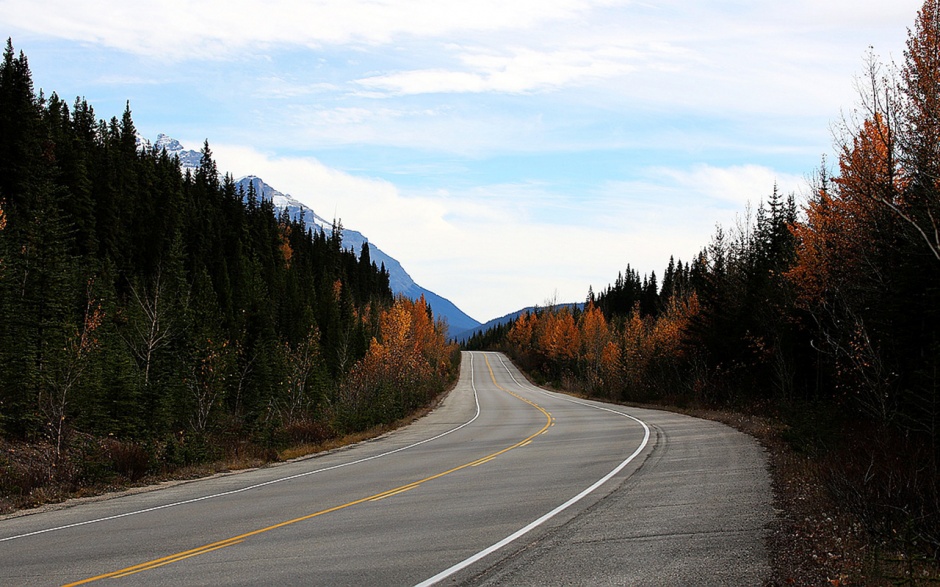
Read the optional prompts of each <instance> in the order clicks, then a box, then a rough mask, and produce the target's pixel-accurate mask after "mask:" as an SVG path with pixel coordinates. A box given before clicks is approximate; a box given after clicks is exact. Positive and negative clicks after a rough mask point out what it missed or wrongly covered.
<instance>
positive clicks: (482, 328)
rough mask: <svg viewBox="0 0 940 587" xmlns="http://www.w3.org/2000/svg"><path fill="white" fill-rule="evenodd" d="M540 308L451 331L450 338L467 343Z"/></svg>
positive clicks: (528, 309) (517, 311) (525, 309)
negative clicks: (473, 337) (479, 334)
mask: <svg viewBox="0 0 940 587" xmlns="http://www.w3.org/2000/svg"><path fill="white" fill-rule="evenodd" d="M555 307H557V308H560V307H567V308H572V309H574V308H579V309H582V310H583V309H584V304H583V303H568V304H555ZM540 308H544V306H529V307H528V308H523V309H521V310H516V311H515V312H511V313H509V314H506V315H505V316H502V317H500V318H493V319H492V320H490V321H489V322H487V323H486V324H480V325H478V326H472V327H470V328H468V329H466V330H462V331H459V332H458V331H455V330H454V329H451V331H450V332H451V335H450V336H451V338H453V339H454V340H456V341H457V342H458V343H460V342H466V341H468V340H470V338H471V337H472V336H473V335H475V334H478V333H480V332H486V331H487V330H489V329H491V328H496V327H497V326H501V325H503V324H506V323H507V322H510V321H512V320H515V319H516V318H518V317H519V316H522V315H523V314H525V313H526V312H534V311H536V310H538V309H540Z"/></svg>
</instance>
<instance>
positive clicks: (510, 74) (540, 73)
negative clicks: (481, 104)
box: [356, 46, 641, 95]
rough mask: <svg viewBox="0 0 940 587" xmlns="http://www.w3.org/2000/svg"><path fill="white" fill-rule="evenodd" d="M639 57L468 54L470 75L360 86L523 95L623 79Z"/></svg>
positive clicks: (433, 74)
mask: <svg viewBox="0 0 940 587" xmlns="http://www.w3.org/2000/svg"><path fill="white" fill-rule="evenodd" d="M640 57H641V53H640V52H639V51H637V50H635V49H630V48H626V47H609V46H607V47H593V48H590V49H568V50H562V51H539V50H534V49H530V48H516V49H514V50H512V51H510V52H508V53H498V52H493V51H477V52H469V51H468V52H464V53H462V54H460V55H459V56H458V59H459V61H460V62H461V63H462V65H463V66H464V67H465V68H467V69H468V71H456V70H446V69H422V70H412V71H403V72H398V73H391V74H384V75H376V76H372V77H366V78H362V79H360V80H357V81H356V83H358V84H359V85H361V86H363V87H365V88H368V89H374V90H383V91H387V92H391V93H393V94H400V95H409V94H432V93H481V92H501V93H509V94H524V93H528V92H532V91H539V90H548V89H554V88H559V87H565V86H571V85H577V84H581V83H588V82H590V81H598V80H605V79H610V78H613V77H618V76H622V75H625V74H628V73H630V72H632V71H635V70H636V69H637V65H636V64H635V62H636V61H637V60H638V59H639V58H640Z"/></svg>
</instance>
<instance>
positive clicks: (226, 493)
mask: <svg viewBox="0 0 940 587" xmlns="http://www.w3.org/2000/svg"><path fill="white" fill-rule="evenodd" d="M469 355H470V388H471V389H472V390H473V400H474V402H475V403H476V409H477V411H476V414H474V416H473V418H471V419H470V420H468V421H466V422H464V423H463V424H461V425H460V426H457V427H456V428H453V429H451V430H448V431H447V432H444V433H441V434H438V435H437V436H434V437H432V438H426V439H424V440H422V441H420V442H416V443H414V444H409V445H408V446H403V447H400V448H396V449H395V450H390V451H388V452H384V453H382V454H378V455H372V456H371V457H366V458H362V459H359V460H355V461H350V462H348V463H340V464H338V465H333V466H330V467H324V468H322V469H316V470H313V471H307V472H305V473H298V474H296V475H289V476H287V477H280V478H278V479H272V480H270V481H265V482H264V483H256V484H254V485H249V486H247V487H242V488H240V489H233V490H231V491H223V492H222V493H213V494H212V495H204V496H202V497H196V498H193V499H187V500H184V501H177V502H173V503H166V504H163V505H158V506H154V507H151V508H146V509H142V510H134V511H131V512H124V513H123V514H116V515H113V516H107V517H104V518H95V519H93V520H85V521H82V522H75V523H74V524H66V525H64V526H55V527H52V528H43V529H42V530H35V531H33V532H27V533H25V534H17V535H14V536H7V537H6V538H0V542H8V541H10V540H17V539H20V538H28V537H30V536H37V535H39V534H47V533H49V532H58V531H61V530H68V529H70V528H77V527H79V526H87V525H89V524H97V523H99V522H108V521H111V520H117V519H119V518H127V517H129V516H136V515H139V514H146V513H150V512H155V511H157V510H163V509H167V508H172V507H177V506H181V505H188V504H191V503H196V502H200V501H205V500H208V499H215V498H219V497H227V496H229V495H234V494H236V493H242V492H245V491H249V490H251V489H258V488H259V487H265V486H267V485H274V484H275V483H281V482H282V481H290V480H293V479H299V478H301V477H307V476H310V475H315V474H317V473H324V472H326V471H332V470H334V469H341V468H343V467H349V466H351V465H358V464H359V463H364V462H366V461H373V460H375V459H379V458H382V457H387V456H389V455H392V454H395V453H399V452H402V451H405V450H408V449H411V448H414V447H416V446H420V445H422V444H426V443H428V442H431V441H433V440H437V439H439V438H443V437H445V436H447V435H448V434H451V433H454V432H457V431H458V430H460V429H461V428H464V427H465V426H469V425H470V424H472V423H473V422H474V421H475V420H476V419H477V418H479V417H480V398H479V397H478V396H477V387H476V383H475V382H474V380H473V353H469Z"/></svg>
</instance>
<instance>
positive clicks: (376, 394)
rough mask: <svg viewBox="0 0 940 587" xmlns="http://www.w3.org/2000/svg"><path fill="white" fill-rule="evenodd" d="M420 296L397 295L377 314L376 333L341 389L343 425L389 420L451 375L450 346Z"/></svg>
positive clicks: (419, 402)
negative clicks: (343, 414) (345, 418)
mask: <svg viewBox="0 0 940 587" xmlns="http://www.w3.org/2000/svg"><path fill="white" fill-rule="evenodd" d="M444 331H445V327H444V324H443V323H440V322H438V323H435V322H434V321H433V319H432V315H431V311H430V308H429V307H428V305H427V302H426V301H425V299H424V297H423V296H422V297H421V298H420V299H418V300H416V301H412V300H410V299H407V298H405V297H399V298H398V299H396V300H395V303H394V304H393V305H392V307H391V308H389V309H388V310H385V311H383V312H382V313H381V314H380V317H379V326H378V336H376V337H374V338H373V339H372V341H371V342H370V344H369V350H368V351H367V352H366V355H365V357H363V358H362V360H361V361H359V362H358V363H357V364H356V365H355V366H354V367H353V369H352V371H351V373H350V376H349V378H348V379H347V380H346V381H345V382H344V383H343V385H342V388H341V390H340V401H341V402H343V404H344V405H345V407H346V408H347V409H346V410H343V412H344V413H348V416H347V419H348V420H350V421H348V422H344V423H342V424H344V425H346V426H350V427H351V426H357V427H361V426H369V425H374V424H379V423H385V422H390V421H392V420H395V419H397V418H401V417H403V416H405V415H406V414H407V413H408V412H410V411H412V410H414V409H416V408H418V407H420V406H421V405H423V404H425V403H427V402H428V401H429V400H430V399H431V398H432V397H433V395H434V394H435V393H436V392H438V391H440V390H441V389H442V388H443V386H444V384H445V382H446V380H447V378H448V377H450V376H451V373H452V367H451V359H450V358H451V355H452V354H453V352H454V347H453V346H452V345H449V344H447V341H446V340H445V337H444Z"/></svg>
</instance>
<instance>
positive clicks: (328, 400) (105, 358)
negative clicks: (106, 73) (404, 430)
mask: <svg viewBox="0 0 940 587" xmlns="http://www.w3.org/2000/svg"><path fill="white" fill-rule="evenodd" d="M358 253H359V254H358V255H357V254H355V253H354V252H353V251H351V250H347V249H344V248H343V245H342V225H341V223H340V222H338V221H336V222H335V223H334V226H333V227H332V230H331V231H329V233H327V232H326V231H323V230H319V231H312V230H311V231H308V229H307V227H306V224H305V222H304V219H303V217H290V216H289V215H287V214H286V213H281V214H277V213H276V210H275V209H274V207H273V204H272V202H270V201H267V200H263V199H262V198H261V197H260V196H259V195H258V194H256V193H254V191H253V189H251V188H249V190H248V191H247V192H244V191H242V190H241V189H237V188H236V186H235V182H234V180H233V178H232V177H231V176H224V177H223V176H220V174H219V173H218V171H217V168H216V164H215V162H214V161H213V159H212V153H211V150H210V149H209V145H208V142H207V143H206V144H205V146H204V148H203V150H202V161H201V163H200V165H199V168H198V169H197V170H196V171H195V172H192V171H190V170H186V171H183V170H182V168H181V166H180V163H179V162H178V161H177V160H176V159H175V158H172V157H169V156H167V154H166V153H165V152H162V151H160V152H158V151H155V150H146V149H143V148H141V147H140V145H139V143H138V137H137V132H136V129H135V127H134V122H133V119H132V116H131V111H130V106H129V105H128V107H127V108H126V109H125V111H124V113H123V114H122V115H121V116H120V117H114V118H111V119H110V120H99V119H97V118H96V115H95V113H94V111H93V110H92V108H91V106H89V105H88V103H87V101H86V100H84V99H82V98H76V99H75V101H74V103H73V105H72V106H71V107H70V106H69V105H68V104H66V102H64V101H63V100H61V99H60V98H59V97H58V96H57V95H56V94H55V93H52V94H49V95H46V94H44V93H43V92H40V93H38V94H37V93H36V92H35V90H34V88H33V82H32V74H31V72H30V68H29V64H28V61H27V58H26V56H25V55H24V54H22V53H20V54H19V55H17V54H16V53H15V51H14V49H13V44H12V42H11V41H8V42H7V46H6V50H5V51H4V53H3V60H2V63H0V513H2V512H6V511H10V510H12V509H15V508H21V507H29V506H32V505H36V504H40V503H44V502H48V501H50V500H59V499H63V498H65V497H68V496H72V495H81V494H85V493H88V492H94V491H99V490H102V489H105V488H109V487H119V486H123V485H126V484H133V483H140V482H143V481H146V480H153V479H157V478H165V477H174V476H179V475H183V476H186V475H191V474H194V473H195V472H196V471H207V470H214V469H219V468H232V467H245V466H257V465H259V464H262V463H265V462H269V461H271V460H277V459H280V458H285V456H286V455H295V454H297V453H298V452H303V450H305V449H304V448H303V447H308V448H311V449H312V448H316V447H322V446H328V445H329V443H331V442H336V441H337V439H340V438H345V437H347V435H355V434H359V433H362V432H363V431H369V430H372V431H381V430H383V429H384V427H386V426H388V425H390V424H392V423H394V422H396V421H399V420H401V419H402V418H406V417H408V415H409V414H412V413H414V412H416V411H418V410H420V409H422V408H423V407H425V406H427V405H428V404H429V403H430V402H431V401H432V400H433V398H434V397H435V396H437V395H438V394H439V393H440V392H441V391H442V390H443V389H444V388H445V387H446V386H447V385H448V383H449V382H450V381H452V380H453V379H455V378H456V374H457V371H458V364H459V352H457V349H456V347H455V346H453V345H449V344H447V343H446V341H445V338H444V336H445V335H444V332H445V328H444V325H443V324H441V323H437V322H435V321H434V320H433V315H432V312H431V309H430V308H429V307H428V305H427V303H426V302H425V301H424V299H423V298H422V299H419V300H417V301H412V300H409V299H404V298H397V299H396V298H394V297H393V295H392V292H391V290H390V288H389V276H388V272H387V271H386V270H385V268H384V267H377V266H376V265H375V264H374V263H373V262H372V261H371V260H370V255H369V248H368V245H365V246H363V247H362V249H361V250H360V251H359V252H358Z"/></svg>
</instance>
